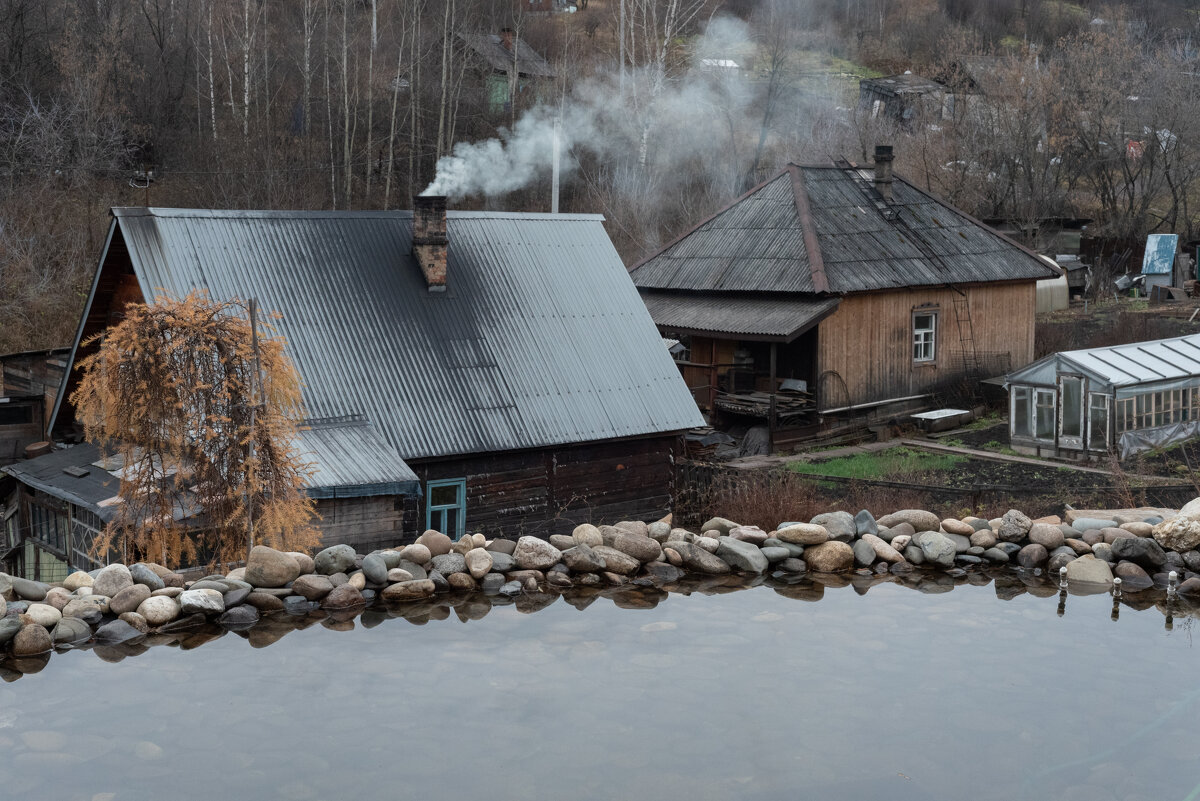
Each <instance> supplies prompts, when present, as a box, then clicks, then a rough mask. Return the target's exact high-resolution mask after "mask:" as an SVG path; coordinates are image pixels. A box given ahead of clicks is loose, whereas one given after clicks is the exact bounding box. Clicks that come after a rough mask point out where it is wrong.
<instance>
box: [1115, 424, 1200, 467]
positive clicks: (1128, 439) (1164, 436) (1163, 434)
mask: <svg viewBox="0 0 1200 801" xmlns="http://www.w3.org/2000/svg"><path fill="white" fill-rule="evenodd" d="M1195 437H1200V420H1192V421H1190V422H1187V423H1173V424H1171V425H1169V426H1158V427H1156V428H1143V429H1139V430H1137V431H1126V432H1125V433H1124V434H1122V435H1121V438H1120V439H1119V440H1118V441H1117V454H1118V455H1119V456H1120V457H1121V459H1128V458H1129V457H1130V456H1136V455H1137V454H1139V453H1145V452H1146V451H1150V450H1154V449H1155V448H1164V447H1166V446H1167V445H1174V444H1176V443H1179V442H1183V441H1185V440H1189V439H1193V438H1195Z"/></svg>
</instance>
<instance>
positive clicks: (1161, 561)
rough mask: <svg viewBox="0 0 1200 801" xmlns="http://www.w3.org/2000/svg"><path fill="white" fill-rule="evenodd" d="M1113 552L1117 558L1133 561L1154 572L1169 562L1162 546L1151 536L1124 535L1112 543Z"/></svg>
mask: <svg viewBox="0 0 1200 801" xmlns="http://www.w3.org/2000/svg"><path fill="white" fill-rule="evenodd" d="M1112 553H1113V556H1114V557H1116V558H1117V559H1124V560H1128V561H1130V562H1133V563H1134V564H1136V565H1139V566H1140V567H1143V568H1145V569H1146V570H1148V571H1149V572H1151V573H1153V572H1155V571H1156V570H1157V569H1158V568H1160V567H1162V566H1163V565H1165V564H1166V563H1167V555H1166V553H1165V552H1164V551H1163V549H1162V546H1161V545H1159V544H1158V542H1157V541H1156V540H1154V539H1153V538H1151V537H1122V538H1121V539H1118V540H1114V541H1113V543H1112Z"/></svg>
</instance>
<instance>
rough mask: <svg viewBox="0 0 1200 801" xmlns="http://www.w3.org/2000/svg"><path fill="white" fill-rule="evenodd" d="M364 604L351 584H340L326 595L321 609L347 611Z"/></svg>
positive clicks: (358, 592)
mask: <svg viewBox="0 0 1200 801" xmlns="http://www.w3.org/2000/svg"><path fill="white" fill-rule="evenodd" d="M393 586H394V585H393ZM363 603H366V599H365V598H363V596H362V592H360V591H359V589H358V587H355V586H354V585H353V584H349V583H347V584H342V585H340V586H337V587H334V588H333V592H331V593H329V594H328V595H326V596H325V597H324V598H323V599H322V600H321V608H322V609H348V608H349V607H352V606H359V605H361V604H363Z"/></svg>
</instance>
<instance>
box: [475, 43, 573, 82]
mask: <svg viewBox="0 0 1200 801" xmlns="http://www.w3.org/2000/svg"><path fill="white" fill-rule="evenodd" d="M458 36H459V38H460V39H462V40H463V41H464V42H466V43H467V45H468V46H469V47H470V48H471V49H472V50H474V51H475V52H476V53H478V54H479V55H481V56H483V58H484V60H485V61H487V63H488V65H489V66H490V67H491V68H492V69H494V70H498V71H500V72H508V71H509V70H511V69H512V68H513V52H512V51H511V50H509V49H508V48H507V47H505V46H504V42H503V40H501V38H500V37H499V36H497V35H496V34H494V33H460V34H459V35H458ZM513 43H514V45H515V46H516V49H517V52H516V63H517V72H518V73H520V74H521V75H532V76H534V77H537V78H553V77H554V68H553V67H551V66H550V63H549V62H548V61H546V59H544V58H542V56H541V54H540V53H538V52H537V51H536V50H534V49H533V48H532V47H530V46H529V45H528V44H526V43H525V40H524V39H521V38H520V37H514V38H513Z"/></svg>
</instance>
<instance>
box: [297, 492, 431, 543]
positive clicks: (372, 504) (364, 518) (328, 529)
mask: <svg viewBox="0 0 1200 801" xmlns="http://www.w3.org/2000/svg"><path fill="white" fill-rule="evenodd" d="M405 500H406V499H405V498H403V497H401V496H396V495H377V496H373V497H368V498H328V499H321V500H319V501H317V514H319V515H320V516H321V519H320V521H318V527H319V528H320V530H321V547H322V548H327V547H329V546H330V545H341V544H343V543H344V544H346V545H352V546H354V549H355V550H356V551H358V552H359V553H370V552H371V551H374V550H376V549H379V548H388V547H391V546H393V545H400V544H401V543H403V542H411V541H412V539H413V538H414V537H415V534H414V533H413V528H412V526H409V527H407V528H405V526H404V524H403V520H404V512H405V508H404V504H405ZM417 533H420V532H417Z"/></svg>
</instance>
